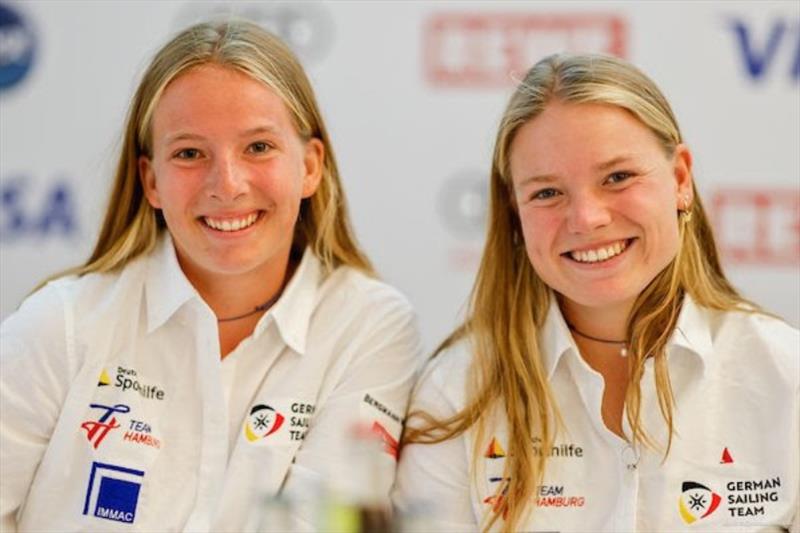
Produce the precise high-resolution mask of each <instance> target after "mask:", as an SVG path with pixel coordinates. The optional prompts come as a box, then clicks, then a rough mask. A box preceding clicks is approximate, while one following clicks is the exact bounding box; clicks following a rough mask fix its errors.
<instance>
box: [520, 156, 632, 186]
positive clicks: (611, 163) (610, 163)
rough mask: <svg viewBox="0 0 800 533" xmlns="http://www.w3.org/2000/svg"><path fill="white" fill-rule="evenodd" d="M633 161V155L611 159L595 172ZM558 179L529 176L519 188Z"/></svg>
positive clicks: (556, 177)
mask: <svg viewBox="0 0 800 533" xmlns="http://www.w3.org/2000/svg"><path fill="white" fill-rule="evenodd" d="M631 159H633V156H631V155H620V156H617V157H614V158H611V159H609V160H608V161H604V162H603V163H600V164H598V165H595V167H594V170H595V171H597V172H602V171H604V170H608V169H610V168H613V167H615V166H617V165H619V164H621V163H626V162H628V161H630V160H631ZM556 179H558V176H557V175H555V174H539V175H535V176H529V177H527V178H525V179H523V180H522V181H520V182H519V185H518V186H517V187H524V186H525V185H527V184H529V183H550V182H553V181H556Z"/></svg>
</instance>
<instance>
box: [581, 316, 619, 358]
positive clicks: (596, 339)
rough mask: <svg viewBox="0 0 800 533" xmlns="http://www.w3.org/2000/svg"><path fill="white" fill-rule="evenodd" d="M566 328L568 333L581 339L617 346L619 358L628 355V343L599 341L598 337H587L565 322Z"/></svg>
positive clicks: (607, 340) (609, 340)
mask: <svg viewBox="0 0 800 533" xmlns="http://www.w3.org/2000/svg"><path fill="white" fill-rule="evenodd" d="M567 326H569V329H570V331H572V332H573V333H576V334H577V335H578V336H580V337H583V338H585V339H589V340H591V341H595V342H602V343H603V344H616V345H617V346H620V349H619V355H620V357H625V356H626V355H628V341H615V340H611V339H601V338H598V337H592V336H591V335H587V334H586V333H583V332H582V331H580V330H578V328H576V327H575V326H573V325H572V324H570V323H569V322H567Z"/></svg>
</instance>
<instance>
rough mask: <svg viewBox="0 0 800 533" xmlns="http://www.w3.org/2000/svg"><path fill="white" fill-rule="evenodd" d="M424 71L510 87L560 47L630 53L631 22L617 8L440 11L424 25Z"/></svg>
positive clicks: (439, 80) (449, 79) (455, 82)
mask: <svg viewBox="0 0 800 533" xmlns="http://www.w3.org/2000/svg"><path fill="white" fill-rule="evenodd" d="M423 39H424V43H423V52H424V54H425V57H424V65H425V77H426V78H427V80H428V82H430V83H431V84H432V85H437V86H445V87H487V88H488V87H505V86H509V85H513V84H514V83H515V81H514V78H513V77H512V74H515V75H516V76H522V75H523V74H524V73H525V72H526V71H527V70H528V69H529V68H530V67H531V65H533V64H534V63H535V62H536V61H538V60H539V59H541V58H542V57H544V56H546V55H549V54H552V53H556V52H595V53H606V54H612V55H615V56H618V57H625V55H626V53H627V49H626V43H627V23H626V21H625V20H624V19H623V18H622V17H620V16H617V15H612V14H582V15H568V14H549V15H548V14H525V13H440V14H437V15H434V16H432V17H431V18H430V19H429V20H428V21H427V23H426V25H425V28H424V31H423Z"/></svg>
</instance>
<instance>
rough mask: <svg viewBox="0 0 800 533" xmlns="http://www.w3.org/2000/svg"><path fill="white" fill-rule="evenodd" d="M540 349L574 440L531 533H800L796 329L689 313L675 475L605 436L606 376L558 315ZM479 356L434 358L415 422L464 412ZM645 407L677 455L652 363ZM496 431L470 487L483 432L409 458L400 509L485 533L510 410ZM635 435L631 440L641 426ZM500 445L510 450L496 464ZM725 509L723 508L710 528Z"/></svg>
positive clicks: (675, 341)
mask: <svg viewBox="0 0 800 533" xmlns="http://www.w3.org/2000/svg"><path fill="white" fill-rule="evenodd" d="M540 343H541V348H542V351H543V354H544V355H543V357H544V359H545V361H544V363H545V368H546V369H547V372H548V377H549V380H550V384H551V386H552V389H553V391H554V393H555V398H556V401H557V403H558V406H559V408H560V410H561V414H562V416H563V418H564V422H565V425H566V432H565V434H560V435H559V436H558V438H557V440H556V448H557V450H556V452H557V453H556V454H553V455H551V456H550V457H549V460H548V463H547V469H546V474H545V479H544V482H543V483H542V485H541V487H539V488H538V490H537V494H536V497H535V500H536V505H534V502H532V511H533V513H532V514H531V515H530V516H529V518H528V519H527V522H523V523H522V524H520V525H519V526H518V528H517V529H518V530H521V531H562V532H564V531H593V532H601V531H608V532H612V531H613V532H621V531H731V532H732V531H782V530H783V529H785V528H790V527H791V530H792V531H795V532H796V531H797V528H798V525H797V524H798V505H800V503H799V500H798V493H799V492H800V490H798V485H799V484H800V479H799V478H798V475H799V474H798V469H799V468H800V466H799V463H798V461H799V460H800V428H799V427H798V419H800V392H799V390H800V389H799V386H800V385H799V383H800V357H799V356H800V338H799V337H798V331H797V330H796V329H793V328H791V327H790V326H787V325H786V324H785V323H783V322H781V321H779V320H776V319H772V318H768V317H764V316H761V315H752V314H745V313H738V312H729V313H722V312H714V311H708V310H705V309H702V308H700V307H698V306H697V305H696V304H694V303H693V302H692V301H690V300H687V301H686V302H685V304H684V307H683V310H682V312H681V315H680V317H679V321H678V327H677V330H676V331H675V333H674V334H673V335H672V337H671V340H670V342H669V345H668V348H667V354H668V362H669V369H670V377H671V381H672V386H673V389H674V394H675V399H676V403H677V406H676V409H675V429H676V433H675V438H674V440H673V444H672V449H671V451H670V453H669V456H668V457H667V459H666V461H665V462H664V463H663V464H662V459H663V455H662V454H660V453H658V452H654V451H652V450H647V449H643V450H639V451H638V453H639V460H638V464H636V451H634V450H633V449H632V448H630V446H628V444H627V443H626V441H625V440H623V439H621V438H620V437H618V436H617V435H616V434H614V433H613V432H611V431H609V430H608V429H607V428H606V427H605V426H604V424H603V421H602V418H601V414H600V413H601V412H600V407H601V399H602V392H603V380H602V377H601V376H600V374H598V373H597V372H595V371H593V370H592V369H591V368H590V367H589V366H588V365H587V364H586V363H585V362H584V361H583V359H582V358H581V357H580V355H579V353H578V351H577V348H576V346H575V344H574V342H573V340H572V337H571V336H570V333H569V330H568V329H567V326H566V324H565V322H564V319H563V317H562V315H561V313H560V311H559V309H558V306H557V305H551V309H550V311H549V315H548V318H547V321H546V324H545V326H544V328H543V331H542V337H541V341H540ZM471 357H472V356H471V353H470V349H469V344H468V343H467V342H466V341H462V342H460V343H458V344H456V345H455V346H454V347H452V348H451V349H449V350H447V351H445V352H443V353H442V354H440V355H438V356H437V357H436V358H434V359H433V360H432V361H431V362H430V363H429V365H428V368H427V369H426V371H425V373H424V374H423V377H422V378H421V380H420V382H419V384H418V385H417V388H416V389H415V393H414V395H413V396H412V401H411V408H410V409H411V410H414V409H422V410H424V411H427V412H429V413H431V414H433V415H434V416H436V417H438V418H445V417H448V416H451V415H453V414H454V413H456V412H458V411H459V410H460V409H462V408H463V407H464V405H465V404H466V398H467V393H468V390H467V389H468V386H467V383H468V380H467V377H468V368H469V365H470V361H471ZM642 394H643V418H644V421H645V428H646V429H648V430H649V431H650V433H651V435H653V436H655V437H656V438H657V439H658V441H659V442H662V443H663V442H665V435H666V428H665V423H664V421H663V419H662V418H661V414H660V411H659V408H658V404H657V399H656V396H655V383H654V372H653V365H652V361H649V362H648V363H647V365H646V372H645V374H644V377H643V380H642ZM410 423H414V422H413V419H412V421H411V422H410ZM492 424H493V426H492V427H491V428H490V431H488V434H487V435H486V436H485V438H484V440H483V441H482V442H480V443H477V444H478V449H479V452H480V456H479V457H480V459H479V464H478V465H477V469H476V473H475V478H474V480H475V481H474V482H473V479H472V478H471V477H470V474H469V472H470V468H471V466H470V465H471V458H472V452H473V449H474V448H473V447H474V445H475V444H476V443H475V438H476V436H475V434H474V433H475V432H474V431H468V432H467V433H465V434H462V435H461V436H459V437H457V438H454V439H451V440H449V441H446V442H443V443H441V444H435V445H426V444H414V445H409V446H406V447H404V448H403V450H402V451H401V456H400V457H401V459H400V465H399V470H398V474H397V481H396V486H395V489H394V493H393V499H394V502H395V505H396V506H397V507H398V508H399V509H400V510H405V509H409V508H419V507H420V506H419V501H420V500H424V501H427V502H429V504H430V506H429V509H431V510H432V514H431V515H430V516H428V517H427V518H426V519H425V520H424V523H425V524H426V527H429V528H430V529H432V530H436V531H476V530H478V529H479V528H480V526H479V525H480V524H482V523H483V522H482V521H483V520H484V519H485V517H486V516H487V514H488V513H490V512H492V510H491V507H492V505H491V502H492V497H493V496H494V495H495V491H496V490H497V487H498V484H499V483H501V482H502V481H495V482H492V481H490V479H491V478H500V477H502V475H503V474H502V473H503V464H504V462H505V459H504V457H503V456H504V454H505V452H506V450H507V448H506V446H507V421H506V419H505V416H504V415H502V413H501V412H500V411H499V410H498V412H497V414H496V415H494V416H493V417H492ZM625 430H626V433H628V434H629V428H628V426H627V425H626V426H625ZM493 438H494V439H496V443H497V444H498V445H499V446H495V447H494V448H493V450H492V451H494V452H495V453H494V454H490V453H488V452H489V451H490V446H491V441H492V439H493ZM532 438H533V443H532V445H534V446H535V445H536V436H535V435H532ZM540 448H541V447H540ZM726 450H727V456H724V454H725V453H726V452H725V451H726ZM488 455H495V456H498V457H495V458H491V457H487V456H488ZM728 459H729V460H728ZM634 464H635V468H631V467H630V465H634ZM693 483H694V484H693ZM759 484H760V486H759ZM699 485H702V487H700V486H699ZM703 487H705V489H708V490H705V489H704V488H703ZM684 489H685V490H684ZM715 495H716V496H715ZM717 497H718V498H719V503H718V504H717V506H716V508H715V509H713V511H711V512H710V513H708V514H707V516H705V517H702V518H701V517H700V516H701V515H703V514H706V513H707V512H708V511H709V510H711V508H712V507H713V502H714V501H715V500H716V498H717ZM761 500H766V501H761ZM751 501H752V502H755V503H744V502H751ZM681 502H683V505H684V507H686V512H687V513H688V514H687V519H684V518H683V517H682V514H681V509H680V507H681V504H682V503H681ZM737 502H738V503H737ZM500 523H501V522H498V523H497V528H498V529H499V527H500Z"/></svg>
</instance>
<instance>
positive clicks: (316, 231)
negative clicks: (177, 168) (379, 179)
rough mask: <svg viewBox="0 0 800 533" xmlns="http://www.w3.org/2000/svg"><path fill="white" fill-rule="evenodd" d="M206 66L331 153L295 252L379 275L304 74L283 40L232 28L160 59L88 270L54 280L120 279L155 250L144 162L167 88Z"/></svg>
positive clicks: (132, 123)
mask: <svg viewBox="0 0 800 533" xmlns="http://www.w3.org/2000/svg"><path fill="white" fill-rule="evenodd" d="M207 64H213V65H219V66H223V67H226V68H231V69H234V70H236V71H238V72H241V73H244V74H246V75H248V76H250V77H252V78H253V79H255V80H257V81H260V82H262V83H263V84H264V85H266V86H267V87H268V88H269V89H270V90H272V91H273V92H275V94H277V95H278V96H279V97H280V98H281V99H282V101H283V102H284V104H285V105H286V107H287V109H288V110H289V113H290V115H291V117H292V120H293V122H294V126H295V128H296V129H297V132H298V134H299V135H300V137H301V138H302V139H303V140H309V139H312V138H316V139H319V140H320V141H321V142H322V143H323V145H324V147H325V159H324V161H323V170H322V178H321V180H320V184H319V187H318V188H317V190H316V192H315V193H314V195H313V196H311V197H309V198H305V199H303V200H302V203H301V205H300V216H299V217H298V221H297V223H296V225H295V234H294V240H293V248H295V249H300V248H302V247H304V246H309V247H310V248H311V250H312V251H313V253H314V254H315V255H316V256H317V257H318V258H319V259H320V261H321V262H322V264H323V268H324V270H325V271H326V272H330V271H332V270H333V269H334V268H336V267H337V266H339V265H349V266H352V267H354V268H357V269H359V270H361V271H363V272H365V273H367V274H370V275H374V271H373V269H372V266H371V264H370V262H369V259H368V258H367V257H366V255H365V254H364V253H363V252H362V251H361V250H360V249H359V247H358V244H357V242H356V240H355V237H354V234H353V230H352V227H351V224H350V220H349V216H348V210H347V203H346V201H345V197H344V193H343V189H342V184H341V180H340V178H339V170H338V168H337V165H336V158H335V156H334V152H333V146H332V145H331V142H330V138H329V136H328V132H327V130H326V128H325V124H324V122H323V120H322V115H321V113H320V111H319V107H318V105H317V101H316V98H315V96H314V91H313V89H312V88H311V84H310V82H309V80H308V77H307V76H306V74H305V72H304V70H303V67H302V66H301V65H300V63H299V61H298V60H297V58H296V57H295V55H294V54H293V53H292V51H291V50H289V48H288V47H287V46H286V45H285V44H284V43H283V42H282V41H281V40H280V39H278V38H277V37H276V36H274V35H272V34H271V33H269V32H268V31H266V30H264V29H263V28H261V27H260V26H258V25H256V24H253V23H251V22H247V21H243V20H227V21H224V22H205V23H201V24H197V25H194V26H191V27H189V28H187V29H185V30H183V31H181V32H180V33H178V34H177V35H176V36H175V37H174V38H173V39H172V40H170V41H169V42H168V43H167V44H166V45H165V46H164V47H163V48H161V49H160V50H159V51H158V52H157V53H156V54H155V56H154V58H153V60H152V61H151V63H150V64H149V66H148V67H147V69H146V70H145V72H144V74H143V76H142V79H141V82H140V83H139V86H138V88H137V90H136V92H135V94H134V96H133V100H132V102H131V105H130V109H129V111H128V115H127V119H126V124H125V129H124V133H123V138H122V146H121V150H120V154H119V160H118V162H117V166H116V173H115V176H114V182H113V185H112V189H111V195H110V198H109V201H108V205H107V208H106V212H105V217H104V220H103V223H102V226H101V227H100V233H99V236H98V239H97V243H96V244H95V247H94V251H93V252H92V254H91V256H90V257H89V259H88V260H87V261H86V263H85V264H83V265H82V266H79V267H76V268H73V269H71V270H68V271H66V272H63V273H61V274H58V275H56V276H54V277H59V276H62V275H66V274H77V275H83V274H86V273H89V272H109V271H114V270H117V269H120V268H122V267H124V266H125V265H126V264H128V263H129V262H130V261H131V260H133V259H135V258H136V257H138V256H140V255H142V254H145V253H147V252H149V251H150V250H152V249H153V247H154V246H155V244H156V242H157V240H158V236H159V234H160V233H161V232H162V231H164V230H165V229H166V224H165V222H164V218H163V216H162V215H161V213H160V210H157V209H154V208H153V207H152V206H151V205H150V204H149V203H148V202H147V200H146V198H145V194H144V189H143V187H142V182H141V179H140V176H139V169H138V159H139V157H140V156H146V157H151V155H152V121H153V112H154V110H155V108H156V106H157V104H158V101H159V99H160V97H161V95H162V94H163V92H164V90H165V89H166V87H167V86H168V85H169V83H170V82H171V81H172V80H174V79H175V78H176V77H178V76H180V75H181V74H183V73H185V72H187V71H188V70H189V69H192V68H195V67H199V66H202V65H207ZM50 279H52V278H50Z"/></svg>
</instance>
